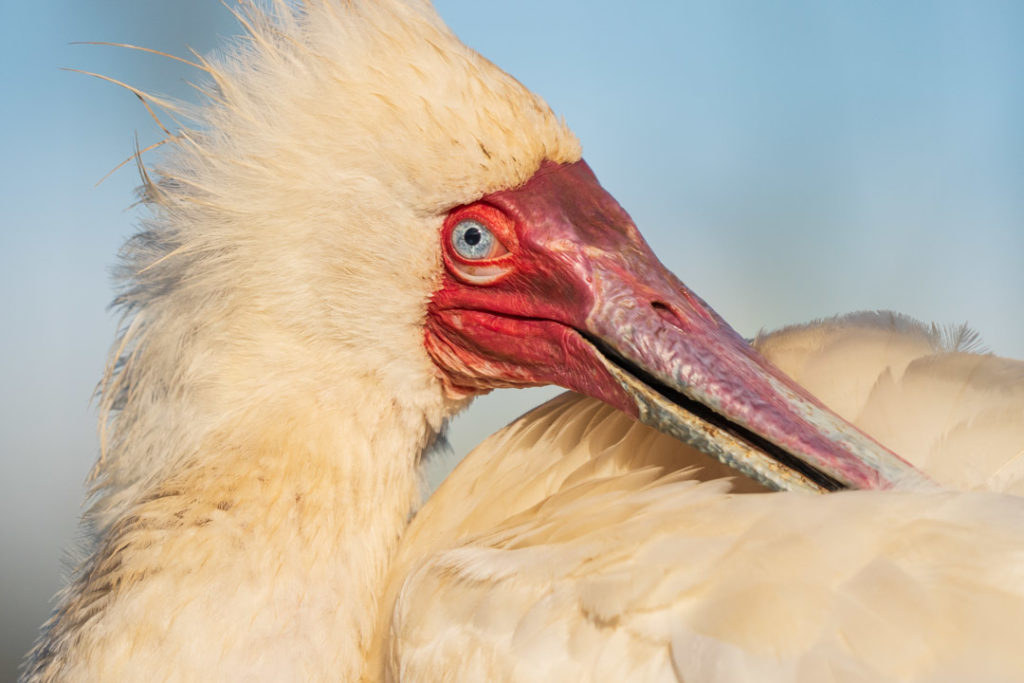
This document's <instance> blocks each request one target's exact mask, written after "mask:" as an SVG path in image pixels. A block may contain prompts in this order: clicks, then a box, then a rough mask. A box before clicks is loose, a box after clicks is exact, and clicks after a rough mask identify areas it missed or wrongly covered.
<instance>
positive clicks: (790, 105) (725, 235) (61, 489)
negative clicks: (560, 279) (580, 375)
mask: <svg viewBox="0 0 1024 683" xmlns="http://www.w3.org/2000/svg"><path fill="white" fill-rule="evenodd" d="M436 5H437V7H438V10H439V12H440V13H441V15H442V16H443V17H444V18H445V19H446V20H447V21H448V22H449V24H450V25H451V27H452V28H453V29H454V30H455V32H456V33H457V34H459V35H460V36H461V37H462V38H463V40H465V41H466V42H467V43H469V44H470V45H471V46H473V47H474V48H476V49H477V50H479V51H480V52H482V53H483V54H484V55H486V56H487V57H489V58H490V59H491V60H493V61H494V62H495V63H497V64H498V65H500V66H502V67H503V68H505V69H506V70H507V71H509V72H510V73H512V74H513V75H514V76H516V77H517V78H519V79H520V80H521V81H522V82H523V83H525V84H526V85H527V86H528V87H530V88H532V89H534V90H535V91H537V92H539V93H540V94H541V95H543V96H544V97H545V98H546V99H547V100H548V102H549V103H550V104H551V106H552V107H553V108H554V109H555V111H556V112H557V113H559V114H560V115H562V116H564V117H565V118H566V119H567V120H568V122H569V124H570V125H571V126H572V127H573V128H574V129H575V131H576V133H577V134H578V135H579V137H580V139H581V140H582V141H583V144H584V150H585V155H586V158H587V160H588V161H589V162H590V164H591V166H592V167H593V168H594V170H595V172H596V173H597V174H598V176H599V177H600V178H601V180H602V182H603V184H604V185H605V186H606V187H607V188H608V189H609V190H610V191H611V192H612V194H613V195H615V196H616V197H617V198H618V199H619V201H620V202H621V203H622V204H623V206H625V207H626V209H627V210H629V211H630V212H631V213H632V215H633V217H634V218H635V219H636V222H637V224H638V225H639V226H640V228H641V230H642V231H643V232H644V233H645V235H646V236H647V238H648V240H649V241H650V242H651V244H652V246H653V248H654V250H655V251H656V252H657V253H658V254H659V255H660V256H661V258H662V260H663V261H664V262H665V263H666V264H667V265H668V266H669V267H670V268H671V269H672V270H674V271H675V272H676V273H678V274H679V275H680V277H682V279H683V280H684V281H686V282H687V284H689V285H690V286H691V287H692V288H693V289H694V290H695V291H697V292H698V293H699V294H700V295H701V296H703V297H704V298H705V299H707V300H708V301H709V302H710V303H711V304H712V305H713V306H714V307H715V308H716V309H717V310H718V311H719V312H720V313H721V314H722V315H724V316H725V318H726V319H727V320H729V321H730V322H731V323H732V324H733V325H734V326H735V327H736V328H737V329H738V330H739V331H740V332H741V333H743V334H746V335H753V334H755V333H756V332H757V331H758V330H759V329H762V328H772V327H777V326H780V325H784V324H787V323H793V322H799V321H804V320H808V319H811V318H815V317H820V316H828V315H832V314H835V313H841V312H847V311H853V310H861V309H895V310H899V311H903V312H906V313H909V314H911V315H913V316H915V317H918V318H920V319H923V320H926V321H935V322H939V323H961V322H968V323H970V324H971V325H972V326H973V327H974V328H976V329H977V330H978V331H979V332H981V334H982V338H983V339H984V341H985V342H986V343H987V345H988V347H989V348H990V349H991V350H993V351H994V352H996V353H999V354H1001V355H1008V356H1017V357H1024V316H1022V315H1021V313H1022V310H1024V268H1022V264H1024V123H1022V122H1024V3H1020V2H1016V1H1015V0H1007V1H1005V2H998V1H995V0H904V1H903V2H898V3H897V2H890V1H889V0H868V1H865V2H857V3H848V2H835V1H830V0H804V1H800V0H780V1H779V2H773V3H764V2H760V1H758V0H747V1H739V0H721V1H718V2H689V1H685V0H679V1H676V2H653V1H647V2H643V1H641V2H636V3H623V2H621V0H614V1H611V0H608V1H595V0H518V2H516V3H511V4H509V3H500V4H499V3H480V2H475V1H472V0H437V2H436ZM3 18H4V21H2V22H0V35H2V40H0V51H2V55H0V56H2V59H0V69H2V73H3V76H4V83H5V84H6V85H5V87H6V90H7V94H6V95H5V96H4V97H3V99H2V101H0V130H2V133H0V134H2V135H3V154H2V162H0V173H2V174H3V175H2V181H3V182H0V201H2V206H3V209H4V213H5V215H6V218H5V219H3V223H2V224H0V283H2V284H0V286H2V297H0V345H2V346H0V351H2V352H0V487H2V491H0V678H2V679H8V678H13V677H14V675H15V673H14V672H15V667H16V665H17V662H18V660H19V659H20V658H21V656H22V655H23V654H24V652H25V651H26V650H27V649H28V647H29V645H30V643H31V641H32V639H33V638H34V634H35V630H36V628H37V627H38V625H39V624H40V623H41V622H42V621H43V619H44V618H45V616H46V614H47V612H48V611H49V609H50V605H51V603H50V602H49V601H50V599H51V596H52V595H53V593H54V591H55V590H56V589H57V587H58V585H59V583H60V577H61V574H62V568H61V557H62V553H63V549H64V548H65V547H66V546H67V545H68V544H69V542H70V541H71V539H72V538H73V537H74V534H75V528H76V521H77V516H78V514H79V512H80V505H81V501H82V494H83V487H82V483H83V480H84V479H85V476H86V474H87V472H88V470H89V467H90V466H91V464H92V462H93V460H94V459H95V456H96V453H97V445H96V438H95V434H94V421H95V414H94V408H93V406H92V405H91V404H90V396H91V394H92V390H93V388H94V386H95V384H96V382H97V380H98V379H99V377H100V374H101V372H102V369H103V363H104V357H105V354H106V350H107V345H108V344H109V343H110V340H111V339H112V338H113V334H114V327H115V322H116V321H115V318H114V316H113V314H112V313H109V312H108V311H107V310H106V305H107V303H108V302H109V301H110V300H111V298H112V289H111V286H110V281H109V276H108V272H109V271H108V269H109V268H110V266H111V265H112V264H113V263H114V254H115V252H116V251H117V249H118V247H119V245H120V244H121V242H122V241H123V240H124V239H125V238H126V237H127V236H128V235H129V234H131V232H132V230H133V227H132V226H133V222H134V220H135V213H134V211H133V210H132V209H131V208H130V207H131V204H132V202H133V201H134V198H133V194H132V192H133V188H134V187H135V185H136V184H137V174H136V171H135V169H134V167H133V166H132V165H129V166H127V167H126V168H124V169H122V170H120V171H118V172H117V173H115V174H113V176H111V177H110V178H109V179H108V180H107V181H105V182H104V183H103V184H102V185H100V186H99V187H95V183H96V181H98V180H99V179H100V178H101V177H103V175H104V174H105V173H106V172H107V171H109V170H110V169H111V168H113V167H114V166H115V165H116V164H117V163H118V162H120V161H121V160H122V159H123V158H125V157H127V156H128V155H130V154H131V153H132V151H133V148H134V145H135V140H136V135H137V136H138V140H139V143H140V145H141V146H142V147H145V146H146V145H147V144H151V143H153V142H155V141H157V140H158V139H160V135H159V132H158V130H157V129H156V127H155V125H154V124H153V122H152V120H151V119H150V118H149V117H148V115H147V114H146V112H145V110H144V109H143V107H142V106H141V105H140V103H139V102H138V101H137V100H136V99H135V97H134V96H132V95H131V94H130V93H128V92H126V91H124V90H122V89H120V88H117V87H115V86H113V85H110V84H107V83H104V82H101V81H99V80H96V79H93V78H90V77H88V76H83V75H79V74H75V73H69V72H66V71H61V70H60V68H61V67H74V68H79V69H83V70H89V71H96V72H99V73H102V74H105V75H109V76H111V77H114V78H117V79H120V80H123V81H125V82H127V83H131V84H133V85H137V86H139V87H142V88H143V89H146V90H148V91H151V92H155V93H162V94H168V95H172V96H177V97H184V98H192V93H191V90H190V87H189V85H188V82H189V81H192V80H194V79H199V78H200V75H199V74H197V73H195V72H193V71H190V70H189V68H188V67H187V66H185V65H183V64H180V63H178V62H174V61H171V60H167V59H163V58H160V57H156V56H153V55H147V54H143V53H139V52H134V51H128V50H123V49H117V48H109V47H97V46H72V45H69V43H70V42H72V41H114V42H126V43H133V44H136V45H141V46H145V47H149V48H154V49H157V50H162V51H166V52H169V53H172V54H177V55H183V56H188V53H187V51H186V48H187V47H188V46H190V47H192V48H194V49H196V50H197V51H199V52H201V53H206V52H209V51H210V50H212V49H214V48H215V46H216V45H217V44H218V41H220V40H221V39H222V38H223V37H226V36H230V35H231V34H233V33H235V32H236V26H235V23H234V20H233V18H232V17H231V16H230V14H229V13H228V12H227V10H226V9H224V7H223V6H221V5H220V4H219V3H218V2H217V0H177V1H176V2H173V3H168V2H165V1H164V0H94V1H92V2H82V1H81V0H37V1H36V2H8V3H5V6H4V11H3ZM555 393H556V391H555V390H549V389H545V390H529V391H520V392H515V391H504V392H495V393H494V394H492V395H490V396H487V397H485V398H484V399H481V400H479V401H478V402H477V403H476V404H475V405H474V407H473V408H472V409H470V410H469V411H468V412H467V413H465V414H464V415H463V416H461V417H459V418H458V419H456V420H455V422H454V423H453V424H452V426H451V430H450V434H449V436H450V442H451V444H452V448H451V453H450V454H448V455H447V456H442V457H441V458H439V459H438V460H437V461H436V462H434V463H433V464H432V465H431V473H430V476H431V477H432V479H434V480H436V479H437V478H438V477H440V476H441V475H442V473H443V471H444V470H445V468H446V467H448V466H450V465H451V464H452V462H453V461H455V460H456V459H457V458H458V457H459V456H461V455H462V454H464V453H465V452H466V451H467V450H468V449H469V448H470V447H471V446H472V445H473V444H474V443H476V442H478V441H479V440H480V439H482V438H483V437H484V436H485V435H487V434H488V433H490V432H492V431H494V430H495V429H497V428H498V427H499V426H501V425H502V424H504V423H506V422H508V421H509V420H511V419H512V418H514V417H515V416H517V415H518V414H520V413H522V412H523V411H525V410H526V409H527V408H528V407H530V406H531V405H534V404H536V403H539V402H540V401H541V400H543V399H544V398H546V397H549V396H552V395H554V394H555Z"/></svg>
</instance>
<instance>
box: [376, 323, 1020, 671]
mask: <svg viewBox="0 0 1024 683" xmlns="http://www.w3.org/2000/svg"><path fill="white" fill-rule="evenodd" d="M957 338H958V337H956V335H948V334H943V332H942V331H941V330H938V329H935V328H928V327H925V326H923V325H920V324H918V323H915V322H914V321H911V320H909V319H907V318H903V317H901V316H895V315H893V314H885V313H882V314H858V315H855V316H847V317H844V318H837V319H833V320H828V321H820V322H817V323H812V324H809V325H804V326H798V327H792V328H787V329H785V330H781V331H779V332H777V333H774V334H771V335H762V336H760V337H759V338H758V339H757V341H756V345H757V346H758V347H759V348H760V350H761V351H762V352H763V353H765V354H766V355H767V356H768V357H769V358H770V359H771V360H773V362H775V363H777V364H778V365H779V366H780V367H781V368H783V369H784V370H786V371H787V372H790V373H792V374H793V375H794V376H795V377H797V378H798V379H800V380H801V381H803V382H805V383H806V384H807V385H808V386H811V387H812V388H819V389H820V390H821V395H822V398H823V399H824V400H825V401H826V402H827V403H828V402H832V403H833V404H834V405H835V406H837V407H838V408H840V409H841V410H842V411H843V412H846V413H847V417H850V418H853V419H857V418H858V417H859V416H861V415H871V414H875V413H877V412H884V413H885V415H886V417H887V420H886V421H885V422H884V425H885V426H886V427H887V428H888V431H886V432H885V434H884V435H881V436H884V437H885V438H889V439H897V438H901V439H904V440H907V441H911V440H912V438H913V429H917V428H920V426H921V425H920V423H921V422H927V428H926V429H925V438H926V439H927V440H928V444H929V445H934V447H933V448H927V447H925V448H917V449H916V450H915V451H914V453H913V456H914V457H915V459H916V461H917V462H918V463H919V464H921V465H922V466H924V467H926V468H928V469H929V471H930V472H931V473H932V474H933V476H935V477H936V478H937V479H938V480H939V481H941V482H942V483H944V484H945V485H947V486H949V487H952V488H974V487H976V486H977V485H978V482H987V483H988V485H989V486H990V487H991V488H993V489H996V490H1002V489H1003V488H1004V486H1003V484H1004V483H1005V481H1006V479H1005V478H1004V476H1003V475H1004V474H1005V471H1006V470H1007V468H1010V469H1012V468H1013V466H1015V464H1016V460H1015V458H1017V456H1019V454H1020V450H1021V449H1022V448H1024V432H1022V431H1021V430H1022V424H1024V420H1021V415H1022V411H1024V394H1022V393H1021V392H1022V391H1024V373H1022V372H1021V369H1022V367H1024V364H1022V363H1020V362H1018V361H1012V360H1008V359H1002V358H997V357H995V356H989V355H982V354H974V353H970V352H968V351H964V350H962V348H961V347H960V346H958V344H959V342H956V341H955V340H956V339H957ZM950 339H954V343H952V344H951V343H950V341H949V340H950ZM959 339H963V337H959ZM979 367H983V368H985V371H984V372H979V371H978V370H977V369H978V368H979ZM929 372H937V373H938V374H937V376H935V377H932V378H931V379H929V376H928V373H929ZM965 396H968V397H970V399H969V400H964V399H963V397H965ZM919 402H923V403H924V405H925V406H926V407H925V408H922V407H921V405H920V404H919ZM879 405H880V406H881V408H883V409H884V410H880V409H879V408H878V407H875V408H873V407H872V406H879ZM936 405H937V406H941V407H942V410H941V411H939V413H938V414H933V415H931V419H930V421H928V420H924V413H926V412H927V409H928V407H931V406H936ZM985 416H989V418H990V419H987V418H985ZM997 416H1016V419H1011V420H1010V422H1011V425H1009V426H1001V425H1000V426H998V427H997V429H996V436H995V437H994V438H990V436H989V434H990V429H991V427H992V425H993V423H997V422H998V420H997V419H996V417H997ZM904 417H908V418H909V419H907V420H906V422H904V421H903V418H904ZM900 425H904V430H905V431H904V432H901V430H900ZM906 425H910V428H909V429H907V428H906ZM933 434H938V435H942V434H951V435H953V436H951V437H949V438H945V439H943V438H940V439H938V440H937V441H936V440H934V439H932V435H933ZM976 443H979V444H984V446H983V447H982V449H981V450H979V448H978V447H976V446H975V445H974V444H976ZM984 449H988V451H985V450H984ZM978 453H983V454H984V455H986V456H987V457H984V458H982V459H981V462H979V463H978V464H977V465H976V466H974V467H971V466H970V465H968V464H967V463H969V462H970V459H971V458H974V457H975V456H976V455H977V454H978ZM512 454H514V456H512ZM725 474H728V473H726V472H724V471H723V470H722V469H721V468H720V466H719V465H717V463H713V462H709V461H708V460H707V459H706V457H705V456H703V455H702V454H700V453H697V452H695V451H693V450H691V449H689V448H687V447H685V446H682V445H681V444H679V443H678V442H675V441H673V440H672V439H671V438H669V437H666V436H664V435H662V434H659V433H657V432H655V431H653V430H651V429H650V428H648V427H646V426H644V425H641V424H638V423H635V422H633V421H632V420H630V419H629V418H627V417H626V416H624V415H623V414H621V413H618V412H616V411H614V410H612V409H610V408H608V407H606V406H603V405H601V404H599V403H597V402H595V401H593V400H591V399H586V398H582V397H579V396H575V395H572V394H565V395H563V396H561V397H559V398H557V399H555V400H554V401H551V402H550V403H548V404H546V405H545V406H542V407H540V408H538V409H536V410H534V411H533V412H531V413H529V414H527V415H526V416H524V417H523V418H521V419H520V420H518V421H517V422H515V423H513V424H512V425H510V426H509V427H508V428H506V429H505V430H503V431H502V432H499V433H498V434H496V435H495V436H493V437H491V438H490V439H489V440H488V441H486V442H484V443H483V444H481V446H480V447H478V448H477V449H476V450H474V451H473V453H471V454H470V455H469V456H467V458H466V459H465V460H464V461H463V463H462V464H460V465H459V467H458V468H457V469H456V470H455V471H454V472H453V473H452V475H450V477H449V478H448V479H447V480H446V481H445V482H444V483H443V484H442V486H441V487H440V488H439V489H438V491H437V492H436V493H435V495H434V497H433V498H431V500H430V501H428V503H427V504H426V505H425V506H424V508H423V509H422V510H421V511H420V512H419V514H418V515H417V518H416V519H415V520H414V521H413V523H412V525H411V526H410V528H409V530H408V532H407V534H406V535H405V537H404V538H403V540H402V544H401V548H400V551H399V555H398V559H397V561H396V565H395V568H394V570H393V573H392V584H391V586H390V592H389V594H388V596H387V599H386V600H385V601H384V603H383V607H382V617H381V618H382V620H384V621H385V622H390V623H391V630H390V632H388V631H385V630H381V631H380V634H387V640H386V641H385V639H384V638H381V640H380V641H379V642H378V644H377V645H378V650H377V652H376V655H377V657H379V659H378V662H380V664H379V665H380V666H381V667H382V671H381V674H382V675H386V676H387V677H389V678H390V679H391V680H403V681H434V680H452V681H457V680H496V681H498V680H501V681H539V680H592V681H621V680H685V681H689V682H691V683H692V682H694V681H749V680H757V681H884V680H890V681H911V680H912V681H960V680H972V681H980V680H986V681H1007V680H1016V679H1018V678H1020V677H1022V676H1024V652H1022V651H1021V649H1020V647H1019V639H1018V637H1017V634H1018V633H1019V632H1020V630H1019V629H1021V628H1022V627H1024V499H1021V498H1017V497H1016V496H1008V495H997V494H994V493H987V492H974V493H965V492H958V491H950V492H946V493H910V492H901V493H889V492H886V493H866V492H855V493H843V494H837V495H830V496H807V495H802V494H794V493H788V494H753V495H740V493H752V492H754V491H755V490H756V489H757V486H756V484H753V483H751V482H747V481H735V480H732V481H731V482H730V481H727V480H726V479H722V478H721V477H722V476H723V475H725ZM701 482H703V483H701ZM731 487H734V490H732V491H730V488H731ZM982 487H984V486H982ZM439 672H443V674H439Z"/></svg>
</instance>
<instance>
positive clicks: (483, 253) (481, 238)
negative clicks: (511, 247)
mask: <svg viewBox="0 0 1024 683" xmlns="http://www.w3.org/2000/svg"><path fill="white" fill-rule="evenodd" d="M452 246H453V247H455V251H457V252H458V254H459V256H461V257H462V258H466V259H471V260H480V259H485V258H487V257H488V256H490V255H491V252H493V251H494V234H493V233H491V231H490V230H488V229H487V228H486V226H484V224H483V223H481V222H480V221H477V220H473V219H471V218H468V219H466V220H464V221H459V222H458V223H457V224H456V225H455V228H454V229H453V230H452Z"/></svg>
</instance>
